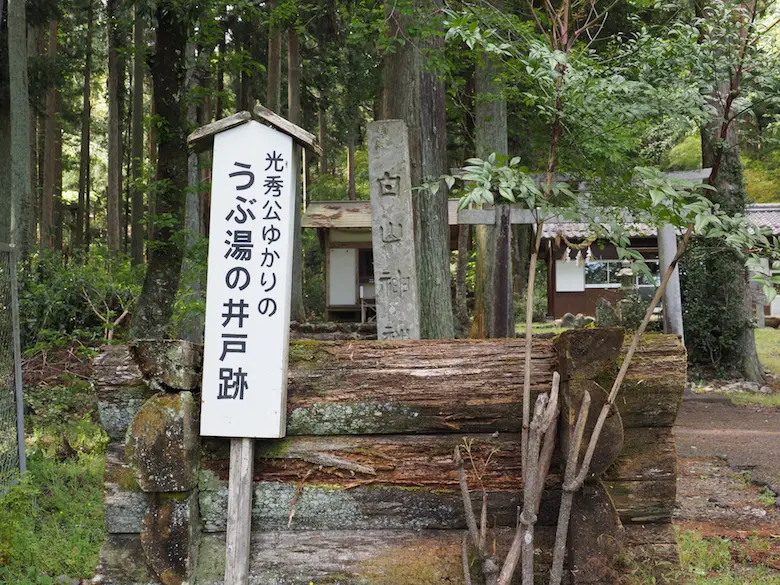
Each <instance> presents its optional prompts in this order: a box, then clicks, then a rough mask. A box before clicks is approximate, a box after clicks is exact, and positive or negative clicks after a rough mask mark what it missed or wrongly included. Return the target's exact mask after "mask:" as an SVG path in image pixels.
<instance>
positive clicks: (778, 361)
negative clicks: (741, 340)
mask: <svg viewBox="0 0 780 585" xmlns="http://www.w3.org/2000/svg"><path fill="white" fill-rule="evenodd" d="M756 349H757V350H758V359H759V360H761V364H762V365H763V366H764V368H766V369H767V370H769V371H770V372H772V373H773V374H778V375H780V329H769V328H764V329H756Z"/></svg>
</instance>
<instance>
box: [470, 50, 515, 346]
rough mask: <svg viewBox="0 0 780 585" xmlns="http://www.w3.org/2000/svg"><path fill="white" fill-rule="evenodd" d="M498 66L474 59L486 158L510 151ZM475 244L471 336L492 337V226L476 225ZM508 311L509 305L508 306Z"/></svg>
mask: <svg viewBox="0 0 780 585" xmlns="http://www.w3.org/2000/svg"><path fill="white" fill-rule="evenodd" d="M497 74H498V67H497V64H496V62H495V60H494V59H492V58H491V57H489V56H487V55H485V56H483V57H482V58H481V59H479V61H478V62H477V67H476V72H475V74H474V84H475V91H476V96H475V105H474V117H475V144H476V151H477V152H476V154H477V157H479V158H482V159H486V158H487V157H488V156H489V155H490V154H491V153H493V152H495V153H497V154H501V155H507V154H509V146H508V144H507V118H506V116H507V114H506V100H505V99H503V97H502V96H501V86H500V84H499V83H498V82H497V81H496V78H497ZM475 231H476V244H477V275H476V278H477V282H476V287H475V288H476V290H475V295H476V302H475V307H474V313H475V314H474V324H475V325H476V327H472V332H471V336H472V337H494V336H495V332H494V331H493V326H492V325H493V320H494V317H493V303H492V299H493V296H494V294H493V256H494V253H495V250H494V249H493V233H492V232H493V228H492V227H491V226H484V225H479V226H476V227H475ZM509 310H510V312H511V311H512V308H511V306H510V308H509Z"/></svg>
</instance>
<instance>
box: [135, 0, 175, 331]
mask: <svg viewBox="0 0 780 585" xmlns="http://www.w3.org/2000/svg"><path fill="white" fill-rule="evenodd" d="M188 12H189V11H188V10H182V6H181V3H179V2H175V1H173V0H161V1H160V2H158V3H157V7H156V11H155V13H156V19H157V27H156V28H157V40H156V43H155V53H154V59H153V61H152V67H151V70H152V81H153V91H154V105H155V113H156V115H157V116H158V119H159V125H160V128H161V131H160V132H158V133H157V141H158V142H157V145H158V148H157V176H156V179H157V185H158V188H157V196H156V212H157V214H158V215H159V216H161V217H162V218H164V219H165V221H161V222H160V225H159V226H158V228H157V230H156V241H155V244H154V247H153V248H152V250H151V258H150V260H149V265H148V267H147V271H146V278H145V279H144V285H143V289H142V291H141V297H140V298H139V301H138V307H137V309H136V312H135V315H134V316H133V321H132V324H131V329H130V335H131V337H133V338H136V339H138V338H144V337H148V338H162V337H165V335H166V331H167V328H168V323H169V321H170V318H171V314H172V312H173V303H174V301H175V299H176V291H177V290H178V286H179V278H180V275H181V265H182V258H183V252H182V247H181V245H180V244H179V243H178V242H177V238H176V234H177V232H178V231H179V230H181V228H182V226H183V219H184V218H183V216H184V205H185V196H186V190H187V155H188V149H187V108H186V106H185V99H184V98H185V92H186V83H185V73H186V62H185V53H186V49H187V39H188V34H189V14H188Z"/></svg>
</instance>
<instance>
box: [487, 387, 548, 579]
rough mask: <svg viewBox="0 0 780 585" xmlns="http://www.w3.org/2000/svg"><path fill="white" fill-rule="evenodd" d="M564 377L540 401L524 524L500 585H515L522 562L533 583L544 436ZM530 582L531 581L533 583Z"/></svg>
mask: <svg viewBox="0 0 780 585" xmlns="http://www.w3.org/2000/svg"><path fill="white" fill-rule="evenodd" d="M560 381H561V376H560V374H559V373H558V372H553V382H552V389H551V391H550V394H549V396H548V395H547V394H541V395H539V397H538V398H537V399H536V405H535V407H534V417H533V420H532V421H531V425H530V434H529V442H528V449H527V457H528V458H527V463H528V472H527V473H526V474H525V480H524V484H523V511H522V512H521V514H520V523H519V524H518V526H517V529H516V531H515V537H514V539H513V541H512V546H511V547H510V549H509V552H508V553H507V555H506V559H505V560H504V566H503V567H502V568H501V573H500V574H499V577H498V585H508V584H509V583H510V582H511V581H512V576H513V575H514V572H515V569H516V568H517V565H518V564H519V563H520V561H521V559H522V564H523V584H524V585H525V584H527V583H530V584H532V583H533V546H534V545H533V543H534V526H535V524H536V510H537V503H536V502H537V501H538V500H539V499H540V496H539V494H540V493H541V491H542V490H543V489H544V480H545V478H546V473H545V474H544V475H542V474H541V473H540V471H541V470H540V458H539V449H540V446H541V442H542V436H544V435H545V433H548V432H551V431H552V427H553V426H554V425H553V423H554V422H555V421H556V420H557V416H558V411H559V409H558V392H559V388H560ZM529 579H530V580H529Z"/></svg>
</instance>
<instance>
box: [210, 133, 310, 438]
mask: <svg viewBox="0 0 780 585" xmlns="http://www.w3.org/2000/svg"><path fill="white" fill-rule="evenodd" d="M292 156H293V141H292V138H291V137H290V136H288V135H287V134H284V133H282V132H279V131H277V130H274V129H272V128H269V127H267V126H264V125H262V124H259V123H258V122H255V121H250V122H247V123H246V124H243V125H241V126H238V127H236V128H232V129H230V130H227V131H225V132H221V133H219V134H217V135H216V136H215V137H214V158H213V170H212V183H211V225H210V231H209V254H208V286H207V288H206V336H205V348H204V360H203V388H202V405H201V423H200V425H201V434H202V435H206V436H218V437H253V438H276V437H283V436H284V433H285V426H286V409H287V352H288V343H289V330H290V289H291V282H292V259H293V254H292V249H293V222H294V201H295V196H294V193H295V183H294V179H293V176H292V169H293V166H294V165H293V161H292Z"/></svg>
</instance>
